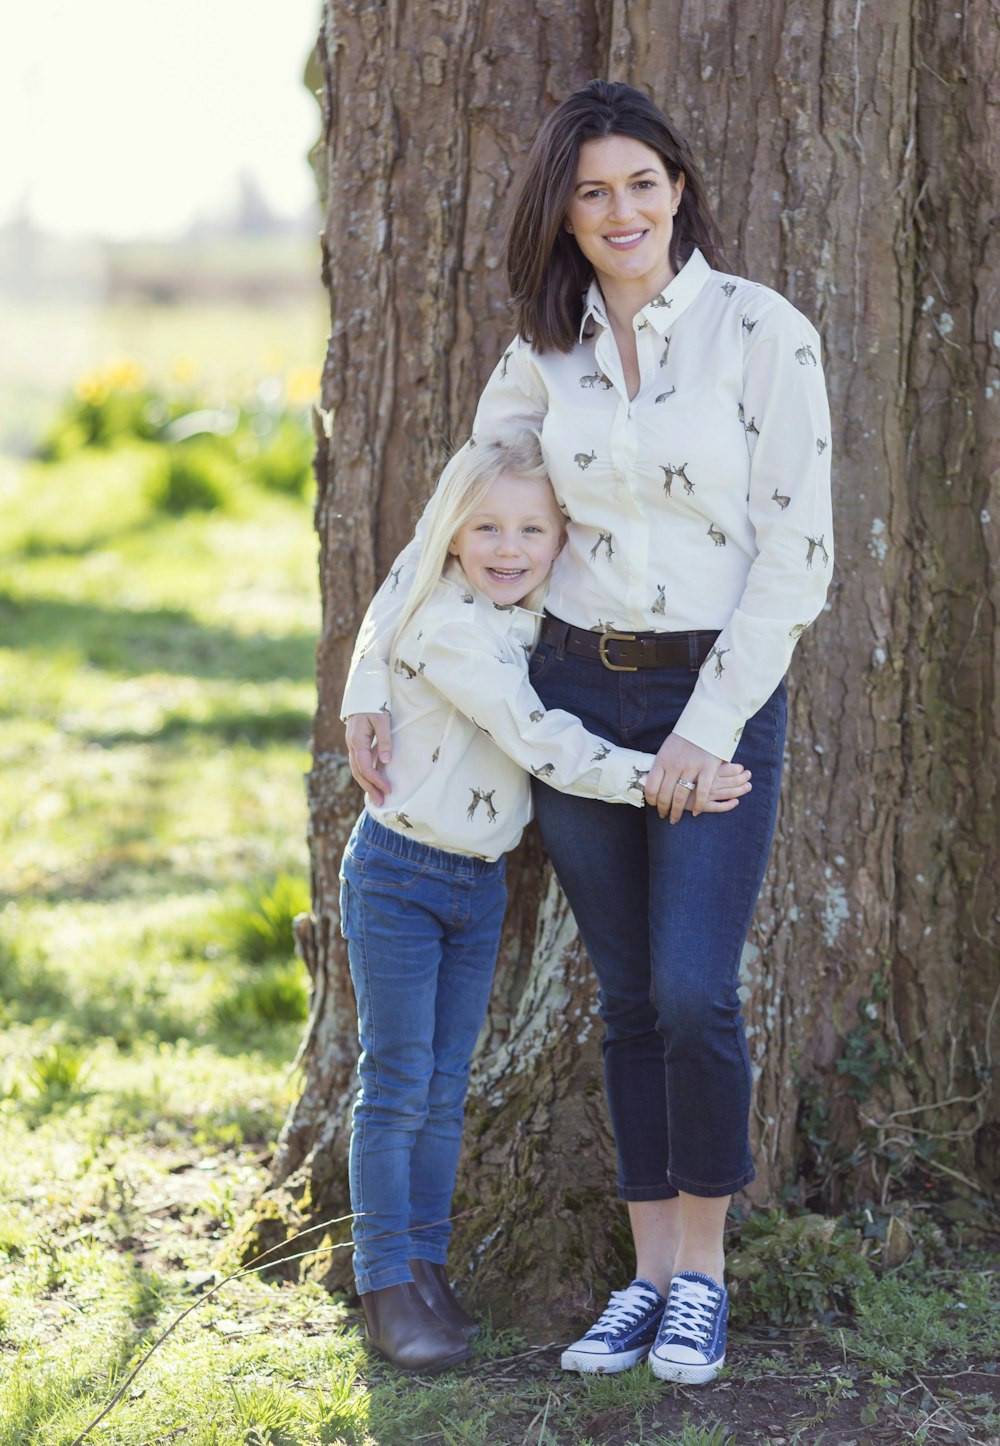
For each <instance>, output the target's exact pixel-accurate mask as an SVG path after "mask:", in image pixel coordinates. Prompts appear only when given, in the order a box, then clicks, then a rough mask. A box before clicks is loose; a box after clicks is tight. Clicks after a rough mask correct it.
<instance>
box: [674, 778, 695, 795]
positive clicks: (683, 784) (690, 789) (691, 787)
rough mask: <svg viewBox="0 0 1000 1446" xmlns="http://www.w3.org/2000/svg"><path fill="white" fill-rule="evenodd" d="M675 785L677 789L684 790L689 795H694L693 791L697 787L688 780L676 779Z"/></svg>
mask: <svg viewBox="0 0 1000 1446" xmlns="http://www.w3.org/2000/svg"><path fill="white" fill-rule="evenodd" d="M677 784H678V787H679V788H686V789H687V790H688V792H689V793H694V791H695V789H696V788H697V787H698V785H697V784H696V783H693V782H692V781H691V779H690V778H678V780H677Z"/></svg>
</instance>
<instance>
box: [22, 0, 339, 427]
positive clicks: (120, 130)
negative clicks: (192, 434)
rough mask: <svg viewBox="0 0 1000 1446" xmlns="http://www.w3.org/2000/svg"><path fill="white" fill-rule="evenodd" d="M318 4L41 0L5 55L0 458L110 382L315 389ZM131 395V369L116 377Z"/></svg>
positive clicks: (211, 392)
mask: <svg viewBox="0 0 1000 1446" xmlns="http://www.w3.org/2000/svg"><path fill="white" fill-rule="evenodd" d="M319 18H320V6H319V4H318V3H317V0H283V3H282V4H281V6H280V7H279V6H276V5H275V4H274V3H273V0H271V3H269V0H211V3H210V4H205V3H199V0H174V3H172V4H171V5H170V6H169V8H167V9H163V8H160V7H153V6H145V5H136V4H134V3H132V0H93V3H92V4H89V5H87V6H78V5H73V4H72V3H70V0H37V3H34V4H32V5H31V6H20V7H18V12H17V19H16V21H15V22H14V23H13V24H12V25H8V27H7V40H6V44H5V46H4V47H3V49H2V51H0V128H2V134H3V135H4V136H5V137H6V138H7V141H6V143H5V147H4V150H5V154H4V159H3V163H2V166H0V447H2V450H3V451H4V452H5V453H7V454H8V455H10V454H14V455H26V454H28V453H30V452H31V451H32V450H33V449H34V448H35V447H36V446H37V444H38V443H39V441H40V439H42V438H43V437H44V435H45V433H46V430H47V428H49V427H50V426H51V424H52V422H53V420H54V417H55V415H56V413H57V411H58V404H59V401H60V399H61V398H62V397H63V396H64V395H65V393H66V391H67V389H70V388H73V387H75V386H77V385H78V384H80V383H81V382H82V383H83V384H84V385H86V382H87V379H88V378H89V379H90V380H91V382H94V381H95V380H97V379H99V378H100V377H101V376H102V375H104V374H105V372H106V371H107V369H108V368H109V367H112V366H113V365H117V366H118V367H122V366H127V367H128V368H130V369H131V371H130V373H129V374H130V375H131V377H132V379H133V381H135V380H136V379H137V374H138V372H139V371H141V373H142V376H143V379H144V380H149V381H152V382H154V383H157V384H162V385H166V384H168V383H170V382H172V381H184V382H186V383H188V384H191V383H193V382H194V381H195V380H196V379H197V380H198V381H200V382H201V383H202V384H203V387H204V390H205V393H206V398H207V399H211V400H218V399H219V398H220V397H221V396H222V395H223V393H226V394H230V393H232V392H233V390H234V389H236V390H252V388H253V387H254V386H255V385H256V384H257V383H258V382H259V381H260V380H262V379H263V378H265V377H268V378H271V381H272V389H273V380H274V378H280V379H281V381H282V382H283V384H285V385H287V387H288V389H289V390H290V392H291V393H292V394H294V396H295V397H297V398H298V397H302V396H304V395H306V394H307V393H310V392H311V391H312V390H313V389H314V380H315V378H316V377H317V376H318V371H319V362H320V361H321V358H322V350H323V336H324V332H325V316H324V298H323V294H322V291H321V289H320V285H319V280H318V246H317V242H316V235H317V231H318V228H319V214H318V205H317V200H316V187H315V184H314V180H313V176H312V172H311V169H310V165H309V160H308V156H309V151H310V149H311V147H312V146H313V144H314V142H315V140H316V138H317V135H318V131H319V108H318V105H317V102H316V99H315V97H314V96H313V95H311V94H310V92H309V90H308V89H307V87H306V81H305V79H304V77H305V71H306V66H307V61H308V57H309V55H310V52H311V50H312V46H313V43H314V41H315V37H316V33H317V31H318V28H319ZM121 375H122V377H124V376H125V373H124V372H123V373H121Z"/></svg>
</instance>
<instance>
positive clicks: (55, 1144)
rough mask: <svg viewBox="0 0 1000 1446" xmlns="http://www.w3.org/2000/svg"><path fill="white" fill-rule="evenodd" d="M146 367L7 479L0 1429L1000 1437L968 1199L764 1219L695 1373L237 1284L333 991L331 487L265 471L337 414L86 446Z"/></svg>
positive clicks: (589, 1441) (352, 1436)
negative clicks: (714, 1373)
mask: <svg viewBox="0 0 1000 1446" xmlns="http://www.w3.org/2000/svg"><path fill="white" fill-rule="evenodd" d="M168 370H169V369H168ZM167 374H168V371H164V372H163V373H162V375H163V376H167ZM115 376H117V381H115ZM145 385H146V384H145V382H143V381H141V380H140V378H139V374H138V372H137V370H136V369H134V368H133V369H132V370H131V371H130V370H129V369H128V368H125V369H124V370H122V369H121V368H119V371H118V372H117V373H115V375H114V376H112V375H111V374H110V373H108V372H104V373H102V374H101V375H100V376H98V377H97V378H96V379H95V378H94V377H93V376H92V377H90V378H89V379H88V380H87V381H86V384H85V385H84V386H83V387H82V388H81V389H79V395H78V396H77V399H76V401H75V402H73V403H72V406H71V408H70V415H69V418H68V421H67V424H66V426H65V427H64V429H63V431H62V432H61V433H60V436H61V438H62V440H61V441H60V443H59V445H58V447H56V448H55V451H56V453H57V454H58V455H57V459H56V460H53V461H49V462H41V461H37V460H32V461H14V460H8V461H6V462H0V764H2V767H0V899H2V905H0V1018H2V1021H3V1024H4V1038H5V1049H4V1054H3V1059H2V1063H0V1446H34V1443H38V1446H78V1443H82V1442H83V1441H87V1442H88V1443H94V1446H154V1443H156V1446H159V1443H180V1446H264V1443H271V1446H321V1443H327V1446H335V1443H342V1446H404V1443H406V1446H410V1443H413V1446H417V1443H423V1446H515V1443H532V1446H640V1443H641V1446H726V1443H733V1446H735V1443H743V1442H771V1443H774V1446H785V1443H789V1446H790V1443H793V1442H794V1443H801V1446H814V1443H820V1442H823V1443H827V1446H847V1443H848V1442H856V1443H858V1446H860V1443H874V1442H886V1443H897V1442H902V1441H923V1442H966V1443H982V1446H985V1443H987V1442H994V1443H996V1442H997V1441H1000V1378H998V1375H997V1361H998V1357H1000V1303H998V1295H997V1289H996V1268H995V1266H996V1260H995V1254H992V1255H991V1254H990V1252H989V1250H988V1245H989V1237H988V1235H985V1234H984V1233H983V1229H982V1226H981V1223H980V1222H979V1221H978V1219H977V1216H976V1213H975V1211H971V1210H970V1211H966V1212H965V1214H964V1215H963V1214H962V1212H961V1210H953V1212H952V1219H951V1220H950V1222H949V1221H947V1220H946V1219H945V1218H944V1216H941V1217H938V1216H937V1215H936V1214H935V1213H934V1212H933V1211H932V1210H930V1209H928V1208H926V1207H925V1206H924V1205H923V1204H921V1205H920V1207H919V1208H916V1207H914V1208H912V1209H909V1210H908V1211H904V1212H902V1213H901V1214H900V1216H899V1217H898V1219H899V1220H901V1221H905V1228H904V1227H903V1226H902V1225H901V1226H900V1228H901V1229H902V1230H903V1235H904V1236H905V1248H904V1249H902V1250H898V1249H896V1248H895V1247H894V1252H890V1250H889V1245H890V1240H889V1237H888V1235H887V1223H886V1219H885V1218H884V1217H882V1218H879V1217H877V1215H871V1214H869V1219H868V1222H867V1224H866V1222H865V1221H864V1219H862V1218H859V1219H858V1220H854V1221H850V1222H845V1225H844V1228H843V1230H842V1231H838V1232H837V1233H836V1234H834V1233H832V1231H831V1229H829V1228H828V1223H824V1222H818V1223H817V1222H816V1221H815V1220H813V1221H810V1220H809V1219H808V1218H807V1219H805V1220H790V1219H786V1218H784V1217H778V1216H775V1217H774V1218H773V1219H770V1220H764V1221H762V1222H759V1228H758V1231H757V1236H756V1239H755V1240H751V1239H750V1238H749V1235H748V1236H747V1238H746V1239H745V1240H744V1241H743V1242H742V1245H743V1250H744V1257H745V1259H746V1260H748V1261H749V1262H750V1264H751V1265H752V1266H753V1271H754V1273H753V1274H752V1275H751V1276H748V1277H747V1279H748V1281H749V1282H750V1283H749V1284H748V1285H747V1286H746V1289H745V1293H744V1296H743V1300H744V1302H745V1304H744V1306H743V1308H742V1319H740V1316H739V1315H738V1317H737V1329H736V1331H735V1333H734V1338H733V1350H732V1362H731V1365H730V1366H729V1367H727V1371H726V1373H725V1374H724V1377H723V1379H722V1380H721V1381H720V1383H719V1384H718V1385H716V1386H715V1387H713V1388H711V1389H708V1390H703V1391H700V1392H699V1391H692V1390H686V1391H685V1390H682V1389H680V1388H678V1389H669V1388H667V1389H665V1388H664V1387H663V1386H662V1385H660V1384H659V1383H657V1382H655V1381H654V1380H653V1379H652V1378H651V1377H650V1376H649V1375H648V1373H646V1372H644V1371H636V1372H634V1373H631V1374H629V1375H626V1376H625V1377H620V1378H611V1379H608V1380H600V1379H595V1380H585V1379H581V1378H579V1377H575V1376H568V1375H564V1374H563V1373H561V1372H560V1371H559V1369H558V1351H557V1348H556V1343H555V1342H549V1343H546V1344H543V1345H542V1346H530V1347H529V1346H528V1345H527V1344H526V1343H525V1342H523V1341H520V1340H518V1338H517V1337H516V1336H515V1335H513V1334H510V1333H507V1334H505V1335H499V1334H496V1333H494V1332H492V1331H490V1330H486V1331H485V1332H484V1336H483V1338H482V1340H481V1342H480V1344H479V1346H478V1348H477V1354H476V1357H475V1359H474V1361H473V1362H472V1363H471V1364H470V1366H468V1367H466V1368H464V1369H462V1370H461V1371H458V1372H455V1373H453V1374H451V1375H450V1376H448V1377H444V1378H441V1379H439V1380H436V1381H434V1380H429V1381H421V1380H412V1379H406V1378H403V1377H401V1376H400V1375H398V1374H397V1373H395V1372H394V1371H393V1370H392V1369H391V1368H389V1367H387V1366H385V1365H384V1364H382V1363H380V1362H379V1361H378V1360H377V1358H375V1357H373V1356H372V1355H371V1354H370V1353H369V1352H368V1350H367V1348H366V1346H365V1345H364V1343H363V1341H362V1339H361V1335H360V1331H359V1320H358V1314H357V1310H356V1309H352V1308H351V1303H350V1302H345V1301H343V1300H339V1299H335V1298H331V1297H330V1296H328V1295H327V1294H325V1293H324V1292H323V1291H322V1290H320V1289H319V1288H318V1287H317V1286H315V1285H313V1284H298V1285H292V1284H289V1283H287V1282H286V1283H276V1282H273V1281H268V1280H266V1279H264V1278H263V1277H262V1276H261V1275H260V1274H250V1275H245V1276H243V1277H241V1278H239V1279H235V1280H231V1281H229V1282H227V1283H224V1284H221V1282H222V1281H223V1277H224V1275H225V1272H226V1269H227V1265H226V1261H227V1256H226V1242H227V1239H228V1238H229V1236H230V1233H231V1232H232V1230H233V1227H234V1225H235V1224H236V1222H237V1221H238V1220H239V1218H240V1215H241V1213H242V1211H243V1210H244V1208H245V1206H246V1205H247V1203H248V1202H249V1201H250V1200H251V1199H252V1197H253V1196H254V1194H255V1192H256V1191H258V1190H259V1189H260V1187H261V1185H262V1183H263V1182H264V1180H265V1178H266V1170H267V1162H268V1157H269V1153H270V1150H271V1148H272V1146H273V1143H274V1140H275V1138H276V1135H277V1132H278V1130H279V1128H280V1125H281V1121H282V1119H283V1117H284V1114H285V1111H286V1110H287V1107H288V1104H289V1102H290V1100H291V1099H292V1097H293V1094H294V1091H295V1089H296V1079H295V1077H294V1075H293V1074H292V1073H291V1072H290V1062H291V1061H292V1060H293V1058H294V1055H295V1051H296V1046H297V1044H298V1040H299V1036H300V1032H301V1027H302V1021H303V1018H304V1013H305V1008H306V984H305V979H304V977H303V970H302V968H301V966H300V965H299V964H298V963H297V962H296V961H295V960H294V959H293V958H292V953H291V943H290V938H291V936H290V920H291V917H292V916H293V915H294V913H295V912H296V911H297V910H298V909H299V908H301V907H303V906H304V904H305V901H306V891H305V878H306V872H307V857H306V849H305V825H306V813H305V802H304V791H303V785H302V775H303V773H304V772H305V771H306V769H307V768H308V754H307V740H308V732H309V720H310V717H311V713H312V706H313V681H312V674H313V654H314V642H315V637H316V632H317V626H318V600H317V595H316V581H315V578H316V566H315V543H314V538H313V534H312V530H311V519H310V502H309V497H308V492H307V489H306V487H305V485H304V484H303V486H301V487H300V486H290V485H288V481H287V469H286V471H282V470H281V469H280V468H279V469H275V468H274V467H272V468H271V469H270V471H268V470H267V469H266V468H264V466H263V463H264V462H265V461H266V456H267V435H271V436H274V437H279V436H284V433H283V432H282V427H283V426H284V424H285V422H288V423H289V425H296V426H298V427H299V428H300V429H301V428H304V425H305V424H304V421H303V420H302V418H301V413H300V411H297V410H296V407H297V405H298V404H297V403H296V404H295V405H293V401H292V396H291V394H292V391H293V390H294V388H293V387H292V386H291V384H290V383H288V382H287V380H286V381H285V382H283V383H282V387H283V388H284V390H283V392H282V396H281V398H278V399H275V398H274V397H272V400H271V403H269V406H270V410H269V411H267V409H266V408H264V409H263V410H262V407H261V402H260V396H259V389H258V388H256V387H254V388H252V389H251V390H252V398H251V400H250V401H249V402H248V403H246V406H245V408H244V411H245V416H244V417H243V420H241V421H240V423H239V425H238V426H236V424H235V423H234V427H235V428H236V429H235V431H234V432H233V434H232V437H231V438H230V439H228V440H227V439H225V438H223V439H221V440H220V439H216V441H211V440H210V441H208V442H206V441H205V440H204V439H202V441H201V442H198V443H197V448H200V450H195V451H194V452H189V453H188V454H187V458H188V464H189V465H188V467H187V470H184V469H183V468H179V463H178V456H177V447H173V450H171V447H168V446H165V445H164V444H163V443H162V442H159V441H156V440H149V439H148V438H146V439H144V438H143V437H141V436H137V435H133V434H131V433H130V432H129V430H128V426H125V428H124V432H123V434H122V435H119V436H116V438H115V439H114V443H113V445H102V446H95V445H87V446H74V445H70V443H71V442H72V440H73V439H74V438H77V439H79V436H80V428H81V427H83V426H84V425H92V424H93V425H96V424H97V422H96V421H95V417H96V418H97V420H100V417H104V418H105V421H106V420H107V417H109V416H111V417H120V416H125V417H131V418H133V421H134V419H135V418H136V417H138V418H139V424H140V425H139V430H140V431H141V430H142V428H143V426H144V422H143V418H148V417H149V416H150V415H154V414H155V415H157V416H159V415H160V414H161V412H162V407H160V402H161V401H162V398H159V397H157V398H154V399H153V400H152V401H151V400H150V399H149V398H148V397H147V396H146V393H145V391H144V390H143V387H144V386H145ZM183 385H184V386H185V387H190V385H191V382H190V379H189V378H188V379H185V380H184V382H183ZM116 386H117V387H119V389H120V390H121V391H122V393H123V395H122V396H119V395H117V394H116V392H115V387H116ZM234 394H235V392H234V390H233V389H231V390H230V392H229V393H228V395H229V396H232V395H234ZM185 395H186V393H185ZM81 398H82V399H81ZM137 399H138V400H137ZM167 400H168V401H169V400H170V399H169V397H168V398H167ZM140 403H141V405H140ZM119 404H121V405H119ZM151 406H152V408H153V411H152V412H150V407H151ZM137 408H138V409H137ZM157 408H160V410H159V411H158V410H157ZM95 409H96V411H95ZM168 410H169V408H168ZM265 411H267V415H266V416H265V415H264V412H265ZM98 413H99V416H98ZM296 417H297V418H298V420H297V421H296V420H295V418H296ZM64 420H65V419H64ZM265 422H266V423H267V426H268V427H270V428H271V431H270V434H268V433H267V428H266V427H265V425H264V423H265ZM102 425H103V423H102ZM116 425H117V423H116ZM122 425H123V426H124V424H122ZM129 426H131V423H129ZM254 438H257V439H262V440H261V445H260V448H259V449H258V450H256V451H255V450H254V448H255V447H256V446H257V442H256V441H254V440H253V439H254ZM67 439H69V440H67ZM251 442H252V445H251ZM191 445H193V444H191V443H183V444H180V446H182V447H189V446H191ZM283 445H284V444H283ZM209 446H211V447H214V448H215V449H216V452H217V455H215V454H214V453H213V454H210V453H209V452H207V451H206V448H208V447H209ZM286 450H287V449H286ZM282 455H284V453H282ZM296 455H297V454H296ZM192 457H193V458H195V459H200V461H198V466H200V467H201V468H202V472H199V471H198V470H197V467H194V463H193V462H192V461H191V458H192ZM165 458H167V460H165ZM241 459H243V460H242V461H241ZM175 464H176V465H175ZM192 468H194V470H193V472H192ZM171 469H174V470H171ZM192 476H193V477H194V483H192V481H191V478H192ZM276 477H277V478H278V480H279V482H280V483H281V486H280V487H279V488H278V490H275V485H274V479H275V478H276ZM199 478H200V481H199ZM268 479H270V482H269V483H268ZM265 483H268V485H265ZM194 484H197V485H194ZM185 489H186V490H185ZM199 489H200V490H199ZM897 1223H898V1222H897ZM863 1237H864V1238H863ZM894 1238H895V1240H896V1247H898V1245H899V1235H898V1233H897V1236H896V1237H894ZM308 1243H309V1242H306V1243H305V1244H306V1245H308ZM890 1255H892V1256H893V1260H892V1265H893V1268H887V1267H888V1265H889V1263H890ZM903 1257H905V1259H904V1258H903ZM897 1260H898V1261H900V1262H901V1263H895V1262H896V1261H897ZM830 1281H839V1282H840V1283H841V1284H842V1285H843V1288H844V1290H845V1292H846V1294H847V1296H849V1300H848V1299H846V1298H845V1300H844V1301H843V1302H841V1307H840V1308H839V1310H834V1309H830V1308H828V1306H829V1301H828V1291H829V1283H830ZM848 1284H849V1287H850V1288H849V1290H848ZM216 1286H219V1288H218V1289H215V1287H216ZM185 1312H189V1313H188V1314H184V1313H185ZM157 1342H159V1344H157ZM154 1347H155V1349H152V1348H154ZM151 1349H152V1355H151V1356H150V1357H149V1359H148V1361H145V1363H144V1364H143V1362H144V1358H145V1356H146V1354H147V1352H149V1351H150V1350H151ZM137 1368H138V1373H137V1374H133V1373H134V1372H136V1370H137ZM112 1403H113V1404H112ZM109 1406H110V1409H107V1408H108V1407H109ZM105 1412H106V1414H105Z"/></svg>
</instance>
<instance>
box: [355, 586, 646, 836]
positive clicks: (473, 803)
mask: <svg viewBox="0 0 1000 1446" xmlns="http://www.w3.org/2000/svg"><path fill="white" fill-rule="evenodd" d="M383 586H385V587H391V586H392V577H391V575H390V578H389V580H388V581H387V583H386V584H384V585H383ZM537 622H538V619H537V616H536V615H535V614H534V613H529V612H526V611H525V610H524V609H523V608H519V607H510V608H502V607H498V606H497V605H496V604H494V603H492V602H491V601H490V600H489V598H487V597H486V596H485V595H484V594H483V593H480V592H477V591H476V590H475V589H473V588H472V587H471V586H470V584H469V583H468V582H467V581H466V578H465V575H464V573H463V572H462V570H461V568H460V567H459V566H458V564H457V563H451V564H450V565H449V568H448V574H447V576H446V577H444V578H442V580H441V581H440V582H439V583H438V585H437V587H436V589H435V591H434V592H433V593H432V594H431V596H430V598H429V599H428V600H427V602H426V603H425V604H424V606H423V607H422V608H420V609H419V611H418V612H417V614H416V616H415V617H414V618H412V619H411V620H410V622H409V623H407V625H406V627H405V628H404V629H403V632H402V634H401V636H400V637H399V638H398V639H397V640H396V641H395V643H394V645H393V649H392V659H391V667H390V671H389V673H388V675H387V681H388V685H389V686H388V691H387V693H386V695H385V696H384V697H383V699H382V702H381V703H380V704H379V707H380V708H381V709H382V710H383V711H386V712H389V713H390V714H391V718H392V761H391V763H389V764H388V765H387V766H386V777H387V779H388V781H389V784H390V787H391V790H392V791H391V792H390V793H389V794H387V796H386V799H385V803H384V804H383V805H382V806H376V805H375V804H373V803H372V801H371V799H368V800H366V803H365V807H366V808H367V809H368V812H369V813H370V814H371V815H372V817H373V818H376V819H378V821H379V823H382V824H385V825H386V826H387V827H388V828H391V829H395V830H396V831H397V832H399V833H403V834H406V836H407V837H408V838H414V839H417V840H418V841H419V842H420V843H424V844H430V845H431V846H432V847H434V848H440V849H447V850H449V851H450V852H451V853H458V854H472V855H474V856H475V857H476V858H482V859H496V858H499V857H500V855H501V854H502V853H505V852H506V851H507V850H508V849H512V848H513V847H514V846H515V844H516V843H517V842H518V840H519V838H520V837H521V831H522V829H523V828H524V826H525V824H526V823H527V822H528V819H529V818H530V817H531V786H530V783H529V776H530V774H534V775H535V776H536V777H538V778H542V779H544V780H545V782H546V783H549V784H551V785H552V786H553V787H554V788H562V789H567V790H571V791H572V792H573V793H576V794H579V795H581V796H582V797H586V798H600V799H606V800H608V801H609V802H613V803H631V804H635V805H639V806H641V805H642V803H643V795H642V786H643V782H644V781H645V777H646V773H647V772H648V770H649V768H650V767H651V766H652V762H653V759H652V756H651V755H650V754H648V753H637V752H633V751H632V750H631V749H628V748H618V747H615V746H613V745H612V744H610V743H606V742H605V741H604V739H603V738H598V737H596V736H595V735H594V734H593V733H588V732H587V730H586V729H585V728H584V727H583V725H582V723H581V722H580V721H579V719H578V718H574V717H573V716H572V715H571V714H569V713H564V712H562V711H561V710H559V709H549V710H546V709H545V708H544V707H543V705H542V703H541V701H540V699H539V697H538V695H537V693H536V692H535V691H534V689H533V688H532V686H531V684H530V683H529V682H528V656H529V654H530V652H531V649H532V646H533V644H534V638H535V631H536V626H537Z"/></svg>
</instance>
